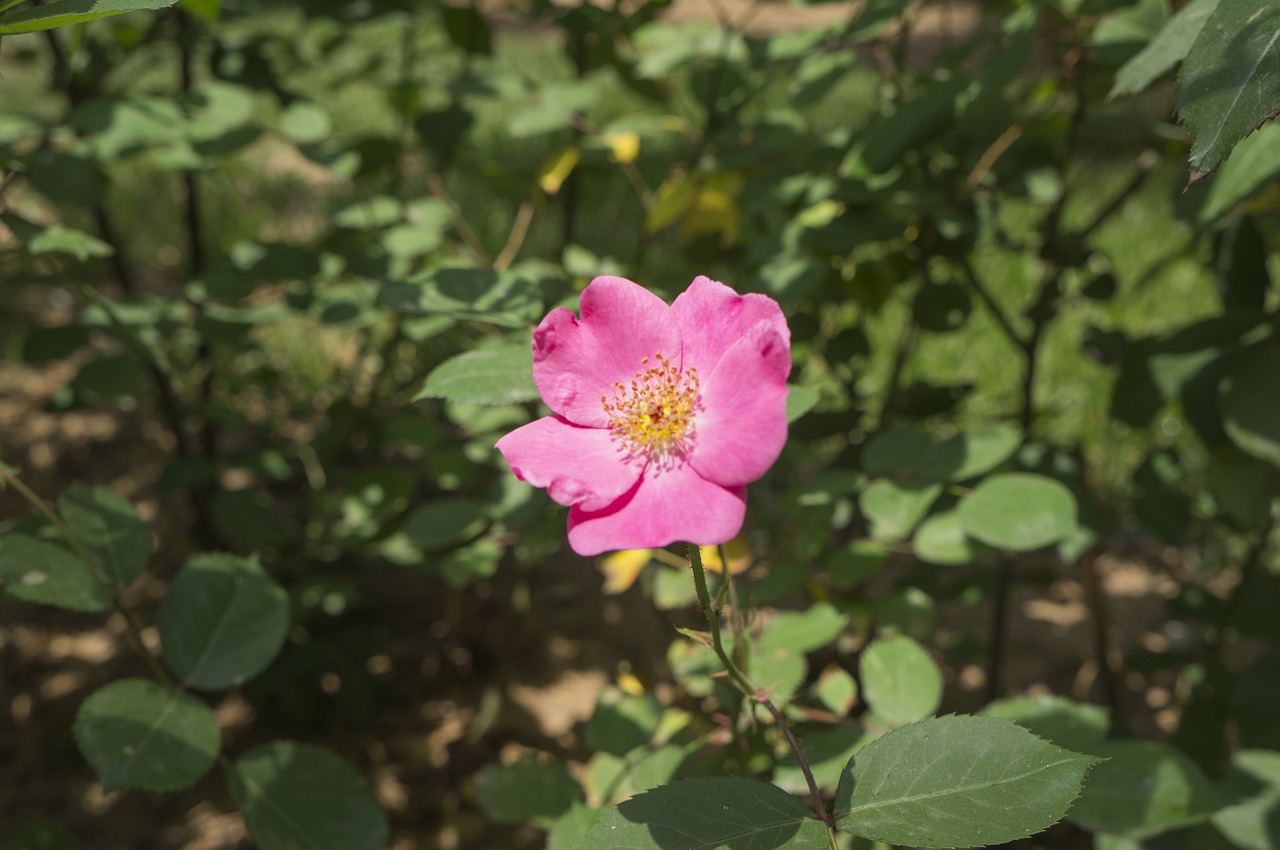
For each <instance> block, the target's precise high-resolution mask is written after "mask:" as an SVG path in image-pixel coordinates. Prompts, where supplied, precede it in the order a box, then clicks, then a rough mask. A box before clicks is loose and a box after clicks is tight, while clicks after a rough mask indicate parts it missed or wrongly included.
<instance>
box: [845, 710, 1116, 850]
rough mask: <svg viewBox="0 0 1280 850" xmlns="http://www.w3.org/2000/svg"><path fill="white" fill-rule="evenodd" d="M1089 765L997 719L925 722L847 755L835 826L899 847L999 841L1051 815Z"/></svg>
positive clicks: (1057, 813)
mask: <svg viewBox="0 0 1280 850" xmlns="http://www.w3.org/2000/svg"><path fill="white" fill-rule="evenodd" d="M1095 761H1096V759H1093V758H1092V757H1090V756H1083V755H1079V754H1077V753H1072V752H1068V751H1067V750H1064V749H1061V748H1060V747H1056V746H1054V745H1053V744H1050V743H1048V742H1047V741H1043V740H1041V739H1040V738H1037V737H1036V736H1035V735H1032V734H1031V733H1030V732H1028V731H1027V730H1025V729H1023V728H1021V727H1019V726H1015V725H1014V724H1012V723H1009V722H1007V721H1004V720H996V719H995V718H991V717H941V718H937V719H934V720H925V721H922V722H920V723H915V724H913V725H911V726H904V727H903V728H901V729H896V730H894V731H892V732H890V733H888V734H887V735H885V736H884V737H882V738H880V739H878V740H876V741H874V742H872V743H871V744H868V745H867V746H866V747H865V748H864V749H863V750H861V751H860V752H859V753H858V754H857V755H855V756H854V757H853V759H852V760H850V762H849V766H848V767H847V768H846V769H845V773H844V776H843V777H841V780H840V786H839V788H837V789H836V798H835V814H836V818H837V821H836V825H837V826H838V827H839V828H840V829H842V830H844V831H846V832H851V833H853V834H854V835H860V836H862V837H864V838H870V839H872V840H874V841H883V842H886V843H888V844H899V845H903V846H907V847H922V848H935V847H977V846H980V845H983V844H1001V843H1004V842H1006V841H1013V840H1015V839H1018V838H1022V837H1024V836H1027V835H1031V834H1033V833H1036V832H1039V831H1040V830H1042V829H1044V828H1046V827H1048V826H1050V825H1051V824H1053V823H1055V822H1056V821H1058V819H1060V818H1061V817H1062V815H1063V814H1064V813H1065V812H1066V810H1067V807H1068V806H1069V805H1070V804H1071V801H1072V800H1073V799H1075V796H1076V795H1077V794H1078V793H1079V792H1080V783H1081V782H1082V780H1083V779H1084V774H1085V771H1086V770H1088V769H1089V766H1090V765H1092V764H1093V763H1094V762H1095Z"/></svg>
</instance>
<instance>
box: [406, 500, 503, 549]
mask: <svg viewBox="0 0 1280 850" xmlns="http://www.w3.org/2000/svg"><path fill="white" fill-rule="evenodd" d="M486 508H487V506H486V505H485V503H484V502H482V501H480V500H479V499H437V500H436V501H434V502H427V503H426V504H425V505H423V506H422V507H420V508H416V509H415V510H414V511H413V512H412V513H410V514H409V515H408V516H407V517H405V520H404V526H403V531H404V533H405V536H406V537H408V538H409V540H410V542H412V543H413V545H415V546H417V547H419V548H421V549H427V550H432V549H447V548H449V547H450V546H456V545H457V544H459V543H462V542H463V541H465V540H467V539H469V538H471V537H474V536H476V535H477V534H479V533H480V532H481V531H482V530H483V529H484V522H485V510H486Z"/></svg>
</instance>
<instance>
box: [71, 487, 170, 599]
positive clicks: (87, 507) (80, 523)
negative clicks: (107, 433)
mask: <svg viewBox="0 0 1280 850" xmlns="http://www.w3.org/2000/svg"><path fill="white" fill-rule="evenodd" d="M58 510H59V512H60V513H61V514H62V519H63V521H65V522H66V524H67V527H68V528H70V529H71V533H72V534H74V535H75V536H76V539H77V540H79V541H80V543H81V545H83V546H84V548H85V549H87V550H89V553H90V554H91V555H93V556H94V557H96V558H97V559H98V566H100V567H102V570H103V572H105V573H106V574H107V575H108V576H110V578H111V580H112V581H114V582H115V583H116V584H118V585H120V586H121V587H123V586H125V585H127V584H129V582H131V581H133V580H134V579H135V578H137V577H138V574H139V573H140V572H142V571H143V570H145V569H146V568H147V562H148V561H150V560H151V533H150V532H148V531H147V526H146V524H145V523H144V522H143V521H142V518H141V517H140V516H138V511H137V510H136V509H135V508H134V507H133V505H132V504H131V503H130V502H129V500H128V499H125V498H124V497H122V496H118V495H116V494H115V493H113V492H112V491H110V490H108V489H106V488H105V487H86V486H84V485H83V484H72V485H71V486H70V487H68V488H67V490H66V491H65V492H64V493H63V494H62V496H60V497H59V498H58Z"/></svg>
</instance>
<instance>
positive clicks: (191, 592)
mask: <svg viewBox="0 0 1280 850" xmlns="http://www.w3.org/2000/svg"><path fill="white" fill-rule="evenodd" d="M156 625H157V627H158V628H159V630H160V644H161V646H162V647H163V649H164V659H165V661H166V662H167V663H168V664H169V667H170V669H172V670H173V672H174V673H176V674H177V675H178V676H179V677H180V678H181V679H182V681H183V684H185V685H188V686H189V687H193V688H198V689H200V690H217V689H219V688H229V687H231V686H233V685H239V684H241V683H243V682H246V681H248V680H249V679H252V678H253V677H254V676H256V675H258V674H259V673H261V672H262V671H263V670H265V669H266V668H267V666H268V665H269V664H270V663H271V662H272V661H273V660H274V659H275V657H276V655H277V654H278V653H279V652H280V648H281V647H282V646H283V645H284V638H285V633H286V632H287V631H288V628H289V598H288V594H286V593H285V591H284V588H282V587H280V585H278V584H276V583H275V582H274V581H272V580H271V579H270V578H269V577H268V576H267V574H266V573H265V572H263V570H262V567H261V566H259V565H258V563H257V562H256V561H251V560H247V559H244V558H237V557H235V556H234V555H221V554H213V555H197V556H196V557H195V558H192V559H191V560H190V561H189V562H187V565H186V566H185V567H183V568H182V571H181V572H179V573H178V576H177V578H175V579H174V580H173V583H172V584H171V585H169V592H168V593H167V594H166V595H165V597H164V601H163V602H161V603H160V610H159V611H158V612H157V614H156Z"/></svg>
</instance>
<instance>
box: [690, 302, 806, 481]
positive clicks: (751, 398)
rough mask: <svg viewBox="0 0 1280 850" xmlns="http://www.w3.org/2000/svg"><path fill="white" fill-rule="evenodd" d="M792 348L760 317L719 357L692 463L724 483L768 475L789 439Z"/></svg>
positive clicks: (698, 426)
mask: <svg viewBox="0 0 1280 850" xmlns="http://www.w3.org/2000/svg"><path fill="white" fill-rule="evenodd" d="M790 371H791V351H790V349H789V347H788V346H787V340H786V338H784V337H783V336H782V335H781V334H779V333H778V331H777V329H776V327H775V326H774V325H773V323H771V322H768V321H762V322H759V323H758V324H756V325H755V327H753V328H751V329H750V330H748V331H747V333H746V334H745V335H744V336H742V337H741V338H740V339H739V340H738V341H737V342H735V343H734V344H733V345H732V346H731V347H730V348H729V349H728V350H727V351H726V352H725V353H724V356H723V357H721V358H720V362H719V364H718V365H717V366H716V368H715V369H714V370H713V371H712V372H711V375H710V377H709V378H708V379H707V380H706V383H704V384H703V386H702V408H701V410H700V411H699V412H698V418H697V420H696V426H695V427H696V431H695V435H696V436H695V439H694V447H693V452H692V454H691V455H690V458H689V462H690V464H692V465H693V468H694V469H696V470H698V473H699V474H700V475H702V477H703V478H706V479H707V480H709V481H714V482H716V483H717V484H723V485H724V486H726V487H729V486H733V485H736V484H747V483H749V482H751V481H755V480H756V479H757V478H759V477H760V476H762V475H764V474H765V472H766V471H767V470H768V469H769V467H770V466H773V462H774V461H775V460H777V459H778V455H779V454H780V453H781V452H782V447H783V445H784V444H785V443H786V442H787V374H788V373H789V372H790Z"/></svg>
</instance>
